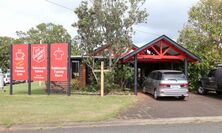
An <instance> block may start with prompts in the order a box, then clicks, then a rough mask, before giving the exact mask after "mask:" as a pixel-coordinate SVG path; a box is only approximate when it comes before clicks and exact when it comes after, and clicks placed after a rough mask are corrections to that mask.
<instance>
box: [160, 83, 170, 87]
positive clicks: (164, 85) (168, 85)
mask: <svg viewBox="0 0 222 133" xmlns="http://www.w3.org/2000/svg"><path fill="white" fill-rule="evenodd" d="M160 86H161V87H170V84H160Z"/></svg>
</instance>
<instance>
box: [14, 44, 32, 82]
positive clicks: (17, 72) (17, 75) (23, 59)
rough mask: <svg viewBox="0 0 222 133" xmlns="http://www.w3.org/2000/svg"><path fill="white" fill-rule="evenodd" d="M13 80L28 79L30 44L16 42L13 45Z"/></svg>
mask: <svg viewBox="0 0 222 133" xmlns="http://www.w3.org/2000/svg"><path fill="white" fill-rule="evenodd" d="M12 58H13V63H12V75H13V78H12V80H27V79H28V45H27V44H15V45H13V46H12Z"/></svg>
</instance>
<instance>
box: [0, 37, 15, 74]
mask: <svg viewBox="0 0 222 133" xmlns="http://www.w3.org/2000/svg"><path fill="white" fill-rule="evenodd" d="M13 41H14V39H13V38H11V37H0V66H1V69H2V70H3V71H5V70H7V69H8V68H9V58H10V45H11V44H12V43H13Z"/></svg>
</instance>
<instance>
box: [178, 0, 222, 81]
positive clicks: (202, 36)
mask: <svg viewBox="0 0 222 133" xmlns="http://www.w3.org/2000/svg"><path fill="white" fill-rule="evenodd" d="M221 12H222V0H200V1H199V2H198V3H197V4H196V5H194V6H193V7H192V8H191V9H190V11H189V19H188V23H187V24H186V25H185V27H184V28H183V30H182V31H181V32H180V36H179V39H178V42H179V43H181V44H183V45H184V46H185V47H187V48H188V49H189V50H191V51H192V52H193V53H195V54H196V55H198V56H199V57H200V58H201V62H200V63H198V64H191V65H190V66H189V70H190V73H191V75H189V77H190V80H191V81H192V82H196V81H197V80H198V79H199V78H200V77H201V76H203V75H206V74H207V72H208V70H209V69H211V68H213V67H215V66H216V64H218V63H222V14H221Z"/></svg>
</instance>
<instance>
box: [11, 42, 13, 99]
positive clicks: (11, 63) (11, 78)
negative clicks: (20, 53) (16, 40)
mask: <svg viewBox="0 0 222 133" xmlns="http://www.w3.org/2000/svg"><path fill="white" fill-rule="evenodd" d="M12 47H13V46H12V44H11V45H10V61H11V63H10V95H12V93H13V92H12V91H13V86H12V81H13V80H12V78H13V74H12V69H13V68H12V66H13V65H12V64H13V56H12V52H13V50H12Z"/></svg>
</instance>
